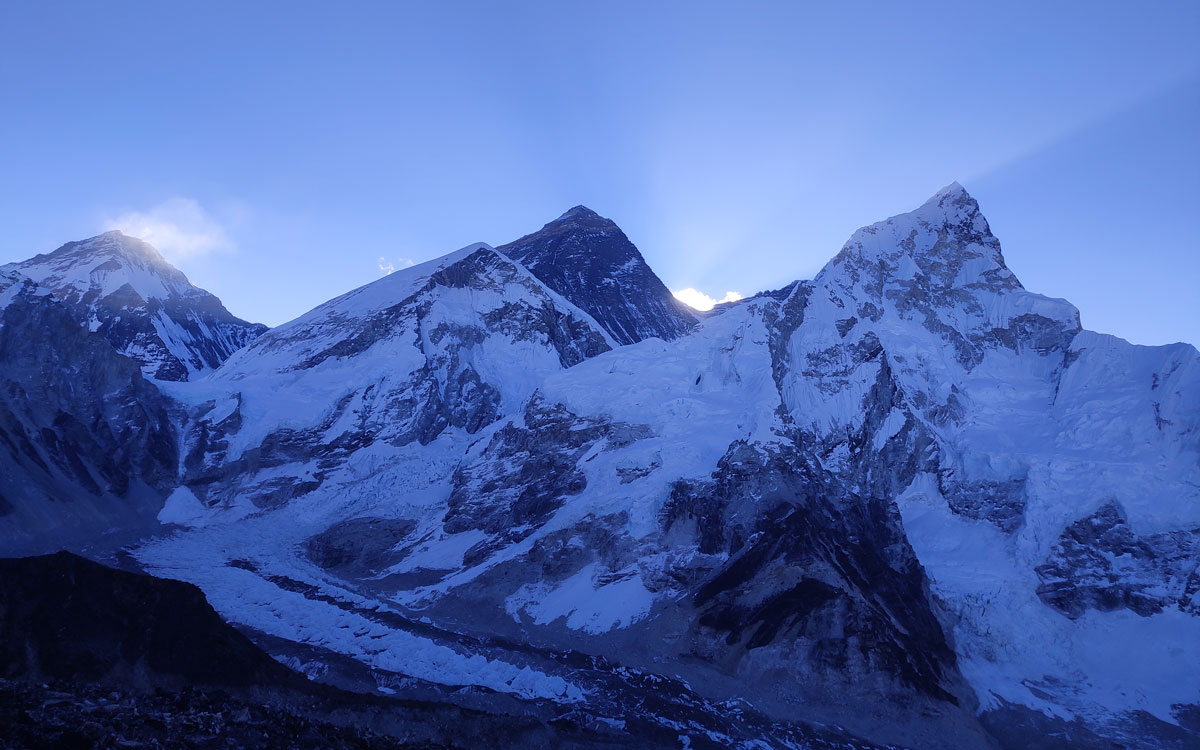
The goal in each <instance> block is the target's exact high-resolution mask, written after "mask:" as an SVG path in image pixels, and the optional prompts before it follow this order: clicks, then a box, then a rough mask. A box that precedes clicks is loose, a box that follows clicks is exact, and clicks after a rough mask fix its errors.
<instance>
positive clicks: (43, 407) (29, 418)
mask: <svg viewBox="0 0 1200 750" xmlns="http://www.w3.org/2000/svg"><path fill="white" fill-rule="evenodd" d="M176 462H177V448H176V437H175V428H174V425H173V423H172V418H171V409H170V403H169V400H168V399H166V398H165V397H164V396H162V395H161V394H160V393H159V391H158V389H156V388H155V387H154V386H153V385H152V384H151V383H149V382H147V381H146V380H145V379H143V377H142V374H141V372H140V368H139V366H138V363H137V362H134V361H133V360H131V359H128V358H126V357H124V356H121V355H120V354H118V353H116V352H115V351H113V349H112V347H111V346H110V345H109V344H108V342H107V341H106V340H105V339H104V338H102V337H101V336H99V335H98V334H95V333H91V332H89V331H88V330H87V329H86V328H83V327H80V326H79V325H78V324H77V322H76V321H75V319H74V317H73V316H72V315H71V314H70V312H69V311H68V310H67V308H66V307H64V306H63V305H62V304H60V303H59V302H57V301H55V300H54V299H52V298H50V297H47V296H43V295H38V294H35V293H33V291H32V290H31V289H28V288H23V289H21V290H20V291H19V292H17V293H16V294H14V295H13V296H12V298H11V299H10V300H9V301H8V304H7V305H6V306H5V307H4V308H3V309H0V530H2V533H3V536H4V537H5V538H6V541H7V542H8V549H9V550H10V551H12V550H19V549H22V548H24V547H25V546H26V545H27V544H28V545H35V544H36V540H37V539H39V538H42V537H50V536H52V537H53V541H52V542H51V543H52V544H66V543H68V542H71V541H77V540H79V539H80V538H84V537H87V536H95V535H97V534H98V533H101V532H104V531H107V530H109V529H110V528H113V527H118V528H119V527H123V526H137V525H139V524H144V523H146V522H152V520H153V517H154V514H155V513H156V512H157V508H158V507H159V506H160V505H161V498H162V497H163V496H164V495H165V493H167V492H169V491H170V489H171V488H172V487H174V485H175V483H176Z"/></svg>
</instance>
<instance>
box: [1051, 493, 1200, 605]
mask: <svg viewBox="0 0 1200 750" xmlns="http://www.w3.org/2000/svg"><path fill="white" fill-rule="evenodd" d="M1037 574H1038V578H1040V579H1041V585H1039V586H1038V596H1040V597H1041V598H1042V600H1043V601H1044V602H1046V603H1047V604H1049V605H1050V606H1051V607H1054V608H1055V609H1057V610H1059V611H1060V612H1062V613H1063V614H1065V615H1066V616H1068V617H1070V618H1072V619H1075V618H1077V617H1080V616H1081V615H1083V613H1084V612H1086V611H1087V610H1089V609H1098V610H1102V611H1110V610H1114V609H1121V608H1128V609H1131V610H1133V611H1134V612H1136V613H1138V614H1139V615H1142V616H1143V617H1149V616H1150V615H1154V614H1158V613H1159V612H1162V611H1163V610H1164V609H1166V608H1178V609H1179V610H1180V611H1181V612H1186V613H1188V614H1192V615H1200V528H1195V529H1188V530H1180V531H1169V532H1164V533H1159V534H1149V535H1146V536H1138V535H1137V534H1136V533H1134V531H1133V530H1132V529H1131V528H1130V527H1129V524H1128V523H1127V520H1126V516H1125V511H1124V510H1123V509H1122V508H1121V506H1120V504H1119V503H1117V502H1115V501H1112V502H1107V503H1105V504H1104V505H1102V506H1100V508H1099V509H1098V510H1097V511H1096V512H1095V513H1093V514H1092V515H1090V516H1088V517H1086V518H1081V519H1079V520H1078V521H1076V522H1075V523H1073V524H1071V525H1070V526H1068V527H1067V528H1065V529H1063V532H1062V535H1061V536H1060V537H1059V539H1058V542H1057V543H1056V544H1055V545H1054V548H1053V549H1052V550H1051V552H1050V556H1049V558H1048V559H1047V560H1046V562H1045V563H1044V564H1042V565H1039V566H1038V567H1037Z"/></svg>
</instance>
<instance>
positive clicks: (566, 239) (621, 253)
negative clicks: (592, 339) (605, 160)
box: [498, 206, 696, 344]
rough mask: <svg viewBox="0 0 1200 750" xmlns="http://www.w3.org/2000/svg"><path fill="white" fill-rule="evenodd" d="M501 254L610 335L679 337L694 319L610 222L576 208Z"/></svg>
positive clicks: (620, 338)
mask: <svg viewBox="0 0 1200 750" xmlns="http://www.w3.org/2000/svg"><path fill="white" fill-rule="evenodd" d="M498 249H499V250H500V252H502V253H504V254H505V255H508V256H509V257H511V258H513V259H514V260H517V261H519V262H520V263H522V264H523V265H524V266H525V267H526V268H528V269H529V270H530V271H531V272H532V273H533V275H534V276H537V277H538V278H539V279H541V280H542V282H544V283H545V284H546V285H547V286H549V287H550V288H551V289H553V290H554V291H556V292H558V293H559V294H561V295H562V296H563V297H565V298H566V299H568V300H569V301H570V302H571V303H572V304H574V305H575V306H577V307H579V308H580V309H582V310H584V311H585V312H587V313H588V314H589V315H591V316H592V317H593V318H594V319H595V320H596V321H597V322H598V323H599V324H600V325H601V326H602V327H603V328H604V330H605V331H607V332H608V334H609V335H610V336H612V338H613V339H615V340H616V341H617V342H619V343H621V344H632V343H635V342H638V341H641V340H642V339H646V338H651V337H658V338H661V339H664V340H671V339H675V338H678V337H679V336H682V335H684V334H686V333H687V332H689V331H690V330H692V328H693V327H694V326H695V323H696V318H695V317H694V316H693V315H692V314H691V313H690V312H688V310H687V308H686V307H685V306H684V305H683V304H682V303H680V302H679V301H678V300H676V299H675V298H674V297H673V296H672V295H671V291H670V290H669V289H667V287H666V285H665V284H663V283H662V280H661V279H659V278H658V276H656V275H655V273H654V271H652V270H651V269H650V266H648V265H647V264H646V261H645V259H644V258H643V257H642V254H641V253H640V252H639V251H638V249H637V247H636V246H634V244H633V243H632V242H630V241H629V238H628V237H626V236H625V233H624V232H622V231H621V228H620V227H618V226H617V225H616V224H615V223H614V222H613V221H612V220H610V219H606V218H604V217H602V216H600V215H599V214H597V213H596V212H594V211H592V210H591V209H589V208H587V207H586V206H575V207H574V208H572V209H570V210H569V211H567V212H566V213H564V214H562V215H561V216H559V217H558V218H557V219H555V220H554V221H552V222H550V223H549V224H546V225H545V226H544V227H542V228H541V229H540V230H538V231H537V232H534V233H533V234H529V235H526V236H524V237H522V238H520V239H519V240H516V241H514V242H510V243H509V244H507V245H502V246H500V247H499V248H498Z"/></svg>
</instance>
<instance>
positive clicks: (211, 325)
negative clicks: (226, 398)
mask: <svg viewBox="0 0 1200 750" xmlns="http://www.w3.org/2000/svg"><path fill="white" fill-rule="evenodd" d="M4 270H5V271H8V272H10V273H17V274H20V275H21V276H23V277H25V278H27V279H29V280H31V281H32V282H34V283H35V284H36V285H37V286H38V287H39V288H40V289H42V290H43V291H45V292H48V293H50V294H51V295H53V296H54V297H55V298H56V299H58V300H59V301H60V302H62V303H63V304H64V305H65V306H66V307H67V309H69V310H70V311H71V314H72V315H73V316H74V317H75V318H76V319H77V320H78V321H79V324H80V325H82V326H85V327H86V328H88V330H91V331H96V332H97V333H99V334H100V335H101V336H103V337H104V338H105V339H107V340H108V342H109V343H110V344H111V345H112V347H113V348H114V349H116V350H117V351H118V352H120V353H121V354H124V355H126V356H128V357H131V358H132V359H135V360H137V361H138V362H139V363H140V364H141V366H142V372H143V373H144V374H145V375H146V377H149V378H154V379H156V380H188V379H189V378H194V377H196V376H198V375H201V374H203V373H205V372H209V371H211V370H213V369H215V368H216V367H218V366H219V365H220V364H221V363H222V362H224V361H225V360H226V359H227V358H228V357H229V355H230V354H232V353H233V352H235V351H237V350H238V349H240V348H242V347H243V346H245V345H246V344H248V343H250V342H251V341H253V340H254V339H255V338H256V337H257V336H259V335H260V334H261V333H262V332H263V331H265V330H266V326H263V325H261V324H254V323H247V322H246V321H244V320H241V319H239V318H236V317H234V316H233V315H232V314H230V312H229V311H228V310H226V309H225V307H224V305H222V304H221V301H220V300H219V299H217V298H216V297H214V296H213V295H212V294H209V293H208V292H206V291H204V290H203V289H200V288H198V287H195V286H192V284H191V283H190V282H189V281H188V279H187V277H186V276H184V275H183V273H182V272H181V271H179V269H177V268H175V267H174V266H172V265H171V264H170V263H168V262H167V261H166V260H164V259H163V257H162V256H161V255H160V254H159V253H158V251H157V250H155V249H154V247H152V246H151V245H149V244H148V243H146V242H143V241H142V240H139V239H137V238H134V237H128V236H126V235H124V234H122V233H121V232H119V231H111V232H105V233H104V234H101V235H98V236H96V237H92V238H91V239H87V240H82V241H79V242H69V243H67V244H66V245H63V246H62V247H60V248H58V249H57V250H55V251H54V252H51V253H46V254H44V255H38V256H35V257H33V258H30V259H29V260H27V261H23V262H21V263H11V264H9V265H7V266H5V267H4Z"/></svg>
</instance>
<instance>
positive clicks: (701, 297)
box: [671, 287, 742, 311]
mask: <svg viewBox="0 0 1200 750" xmlns="http://www.w3.org/2000/svg"><path fill="white" fill-rule="evenodd" d="M671 294H673V295H675V299H677V300H679V301H680V302H682V303H683V304H685V305H687V306H688V307H694V308H695V309H697V310H704V311H707V310H711V309H713V307H714V306H715V305H719V304H721V303H723V302H737V301H738V300H740V299H741V298H742V295H741V294H739V293H738V292H725V296H724V297H722V298H721V299H717V298H716V297H710V296H708V295H707V294H705V293H704V292H701V291H698V290H696V289H692V288H691V287H688V288H687V289H680V290H679V291H676V292H671Z"/></svg>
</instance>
